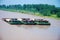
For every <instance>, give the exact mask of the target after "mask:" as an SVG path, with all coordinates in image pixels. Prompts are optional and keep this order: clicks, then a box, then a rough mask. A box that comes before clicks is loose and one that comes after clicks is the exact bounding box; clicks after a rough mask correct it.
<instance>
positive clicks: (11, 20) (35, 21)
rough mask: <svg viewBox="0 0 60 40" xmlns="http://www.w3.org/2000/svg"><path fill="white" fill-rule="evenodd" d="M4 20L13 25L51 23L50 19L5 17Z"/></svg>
mask: <svg viewBox="0 0 60 40" xmlns="http://www.w3.org/2000/svg"><path fill="white" fill-rule="evenodd" d="M3 20H4V21H5V22H7V23H9V24H11V25H50V22H49V21H48V20H43V19H30V18H3Z"/></svg>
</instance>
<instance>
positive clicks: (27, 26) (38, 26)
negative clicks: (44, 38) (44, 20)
mask: <svg viewBox="0 0 60 40" xmlns="http://www.w3.org/2000/svg"><path fill="white" fill-rule="evenodd" d="M16 26H17V27H24V28H43V29H46V28H49V27H50V25H16Z"/></svg>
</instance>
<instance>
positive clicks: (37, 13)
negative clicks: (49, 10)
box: [0, 8, 60, 20]
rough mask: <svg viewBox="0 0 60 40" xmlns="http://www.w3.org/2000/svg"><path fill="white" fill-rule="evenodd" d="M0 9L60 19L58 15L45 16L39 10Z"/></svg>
mask: <svg viewBox="0 0 60 40" xmlns="http://www.w3.org/2000/svg"><path fill="white" fill-rule="evenodd" d="M0 10H4V11H11V12H18V13H23V14H29V15H34V16H39V17H44V18H52V19H58V20H60V18H59V17H57V16H56V15H51V16H43V15H42V14H40V13H39V12H31V11H27V10H14V9H4V8H3V9H0Z"/></svg>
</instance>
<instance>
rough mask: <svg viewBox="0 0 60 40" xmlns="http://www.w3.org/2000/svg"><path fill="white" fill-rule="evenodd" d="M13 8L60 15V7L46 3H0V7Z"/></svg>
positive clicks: (46, 14)
mask: <svg viewBox="0 0 60 40" xmlns="http://www.w3.org/2000/svg"><path fill="white" fill-rule="evenodd" d="M1 8H5V9H15V10H27V11H31V12H39V13H40V14H42V15H44V16H51V15H57V17H60V7H55V6H54V5H48V4H24V5H20V4H18V5H8V6H6V5H0V9H1Z"/></svg>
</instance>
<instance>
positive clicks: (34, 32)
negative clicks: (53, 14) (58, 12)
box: [0, 10, 60, 40]
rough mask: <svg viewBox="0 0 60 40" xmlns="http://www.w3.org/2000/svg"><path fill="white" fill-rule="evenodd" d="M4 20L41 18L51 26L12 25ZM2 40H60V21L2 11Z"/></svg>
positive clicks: (0, 35)
mask: <svg viewBox="0 0 60 40" xmlns="http://www.w3.org/2000/svg"><path fill="white" fill-rule="evenodd" d="M2 18H36V19H37V18H39V19H40V18H41V19H46V20H48V21H49V22H50V23H51V25H50V26H48V25H10V24H8V23H6V22H4V21H3V20H2ZM0 40H60V20H57V19H52V18H45V17H39V16H34V15H29V14H22V13H17V12H8V11H2V10H0Z"/></svg>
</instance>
